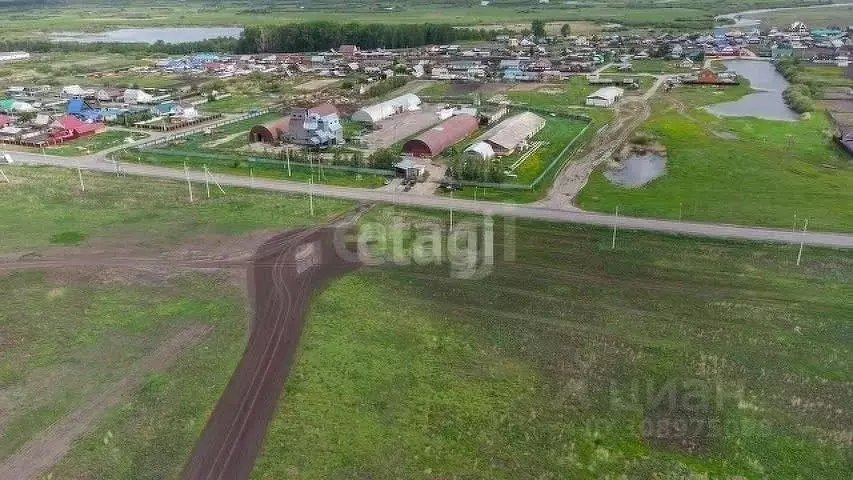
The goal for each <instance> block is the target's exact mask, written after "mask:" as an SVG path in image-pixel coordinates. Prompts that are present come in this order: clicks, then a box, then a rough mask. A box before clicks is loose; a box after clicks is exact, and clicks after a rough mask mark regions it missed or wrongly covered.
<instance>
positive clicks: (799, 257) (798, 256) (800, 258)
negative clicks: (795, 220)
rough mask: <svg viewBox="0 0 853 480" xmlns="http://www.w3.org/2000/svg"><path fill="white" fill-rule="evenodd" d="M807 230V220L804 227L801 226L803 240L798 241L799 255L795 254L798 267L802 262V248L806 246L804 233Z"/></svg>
mask: <svg viewBox="0 0 853 480" xmlns="http://www.w3.org/2000/svg"><path fill="white" fill-rule="evenodd" d="M808 230H809V219H808V218H807V219H806V221H805V226H803V238H802V239H800V253H798V254H797V266H798V267H799V266H800V263H801V262H802V261H803V248H805V246H806V233H807V232H808Z"/></svg>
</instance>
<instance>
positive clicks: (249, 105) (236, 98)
mask: <svg viewBox="0 0 853 480" xmlns="http://www.w3.org/2000/svg"><path fill="white" fill-rule="evenodd" d="M278 101H279V99H278V98H271V97H269V96H266V97H264V96H260V95H232V96H230V97H227V98H223V99H221V100H216V101H213V102H207V103H204V104H202V105H200V106H199V108H200V109H201V110H202V111H204V112H210V113H245V112H248V111H250V110H252V109H260V108H264V107H268V106H270V105H272V104H274V103H277V102H278Z"/></svg>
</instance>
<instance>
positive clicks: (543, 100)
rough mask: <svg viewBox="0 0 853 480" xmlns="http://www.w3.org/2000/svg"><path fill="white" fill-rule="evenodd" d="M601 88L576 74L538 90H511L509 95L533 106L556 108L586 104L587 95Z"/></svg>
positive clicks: (510, 97) (514, 100) (515, 99)
mask: <svg viewBox="0 0 853 480" xmlns="http://www.w3.org/2000/svg"><path fill="white" fill-rule="evenodd" d="M599 88H601V86H600V85H590V84H589V82H587V81H586V77H584V76H574V77H571V78H570V79H569V80H567V81H566V82H563V83H559V84H549V85H546V86H544V87H542V88H539V89H537V90H532V91H515V92H512V91H511V92H508V93H507V97H509V99H510V100H512V101H513V102H517V103H522V104H527V105H530V106H532V107H537V108H548V109H554V108H560V107H561V106H563V105H585V104H586V97H587V96H589V94H591V93H592V92H594V91H596V90H598V89H599ZM543 90H544V92H543Z"/></svg>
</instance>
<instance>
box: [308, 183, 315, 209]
mask: <svg viewBox="0 0 853 480" xmlns="http://www.w3.org/2000/svg"><path fill="white" fill-rule="evenodd" d="M308 209H309V211H310V212H311V216H312V217H313V216H314V175H313V174H312V175H311V178H309V179H308Z"/></svg>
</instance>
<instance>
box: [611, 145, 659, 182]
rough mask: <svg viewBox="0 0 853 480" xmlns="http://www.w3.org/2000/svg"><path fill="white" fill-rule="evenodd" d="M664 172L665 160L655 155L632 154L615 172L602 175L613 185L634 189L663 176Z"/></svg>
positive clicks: (649, 153)
mask: <svg viewBox="0 0 853 480" xmlns="http://www.w3.org/2000/svg"><path fill="white" fill-rule="evenodd" d="M665 170H666V158H664V157H662V156H660V155H658V154H656V153H651V152H647V153H642V154H634V155H631V156H630V157H628V159H627V160H625V161H623V162H621V166H620V167H619V168H618V169H616V170H609V171H607V172H605V173H604V176H605V177H607V179H608V180H610V181H611V182H612V183H613V184H615V185H619V186H620V187H627V188H636V187H642V186H644V185H647V184H648V183H650V182H651V181H652V180H654V179H656V178H658V177H660V176H661V175H663V173H664V171H665Z"/></svg>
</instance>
